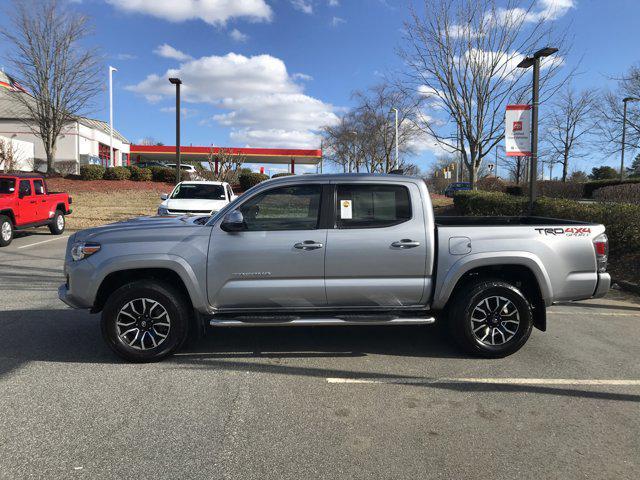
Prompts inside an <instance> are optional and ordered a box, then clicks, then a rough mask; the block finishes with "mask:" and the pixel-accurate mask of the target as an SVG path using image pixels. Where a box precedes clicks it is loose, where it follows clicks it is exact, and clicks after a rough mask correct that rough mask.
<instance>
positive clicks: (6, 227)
mask: <svg viewBox="0 0 640 480" xmlns="http://www.w3.org/2000/svg"><path fill="white" fill-rule="evenodd" d="M11 230H12V229H11V224H10V223H9V222H3V223H2V229H1V230H0V235H2V240H4V241H5V242H8V241H9V240H11Z"/></svg>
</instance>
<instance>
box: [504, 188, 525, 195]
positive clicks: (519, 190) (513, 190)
mask: <svg viewBox="0 0 640 480" xmlns="http://www.w3.org/2000/svg"><path fill="white" fill-rule="evenodd" d="M504 191H505V193H508V194H509V195H514V196H516V197H521V196H522V195H524V187H523V186H522V185H507V186H506V187H505V189H504Z"/></svg>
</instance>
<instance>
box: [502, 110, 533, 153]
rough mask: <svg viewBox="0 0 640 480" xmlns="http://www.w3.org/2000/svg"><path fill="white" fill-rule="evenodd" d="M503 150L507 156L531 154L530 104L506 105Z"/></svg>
mask: <svg viewBox="0 0 640 480" xmlns="http://www.w3.org/2000/svg"><path fill="white" fill-rule="evenodd" d="M504 126H505V133H504V141H505V151H506V152H507V156H508V157H530V156H531V105H507V115H506V117H505V123H504Z"/></svg>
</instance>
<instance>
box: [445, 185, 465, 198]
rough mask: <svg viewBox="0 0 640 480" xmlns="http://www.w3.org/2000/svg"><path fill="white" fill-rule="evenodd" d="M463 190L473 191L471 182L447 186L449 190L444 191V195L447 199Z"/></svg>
mask: <svg viewBox="0 0 640 480" xmlns="http://www.w3.org/2000/svg"><path fill="white" fill-rule="evenodd" d="M463 190H471V184H470V183H469V182H454V183H450V184H449V185H447V188H445V189H444V195H445V196H446V197H453V196H454V195H455V194H456V192H460V191H463Z"/></svg>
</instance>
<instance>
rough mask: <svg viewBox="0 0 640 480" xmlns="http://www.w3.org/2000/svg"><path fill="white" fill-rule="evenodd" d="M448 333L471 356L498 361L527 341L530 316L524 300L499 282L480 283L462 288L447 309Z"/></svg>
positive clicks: (528, 306) (531, 324)
mask: <svg viewBox="0 0 640 480" xmlns="http://www.w3.org/2000/svg"><path fill="white" fill-rule="evenodd" d="M448 324H449V332H450V334H451V336H452V337H453V339H454V340H455V341H456V343H457V344H458V345H460V347H462V349H463V350H464V351H466V352H468V353H471V354H473V355H478V356H483V357H488V358H500V357H506V356H507V355H511V354H512V353H514V352H517V351H518V350H519V349H520V348H521V347H522V346H523V345H524V344H525V343H526V342H527V340H528V339H529V336H530V335H531V330H532V327H533V313H532V311H531V305H530V304H529V301H528V300H527V298H526V297H525V296H524V295H523V294H522V292H521V291H520V290H518V288H516V287H515V286H513V285H511V284H509V283H507V282H504V281H501V280H480V281H478V282H476V283H474V284H471V285H467V286H466V287H465V288H464V289H461V290H460V292H459V294H457V295H456V296H455V297H454V298H453V300H452V304H451V307H450V310H449V321H448Z"/></svg>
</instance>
